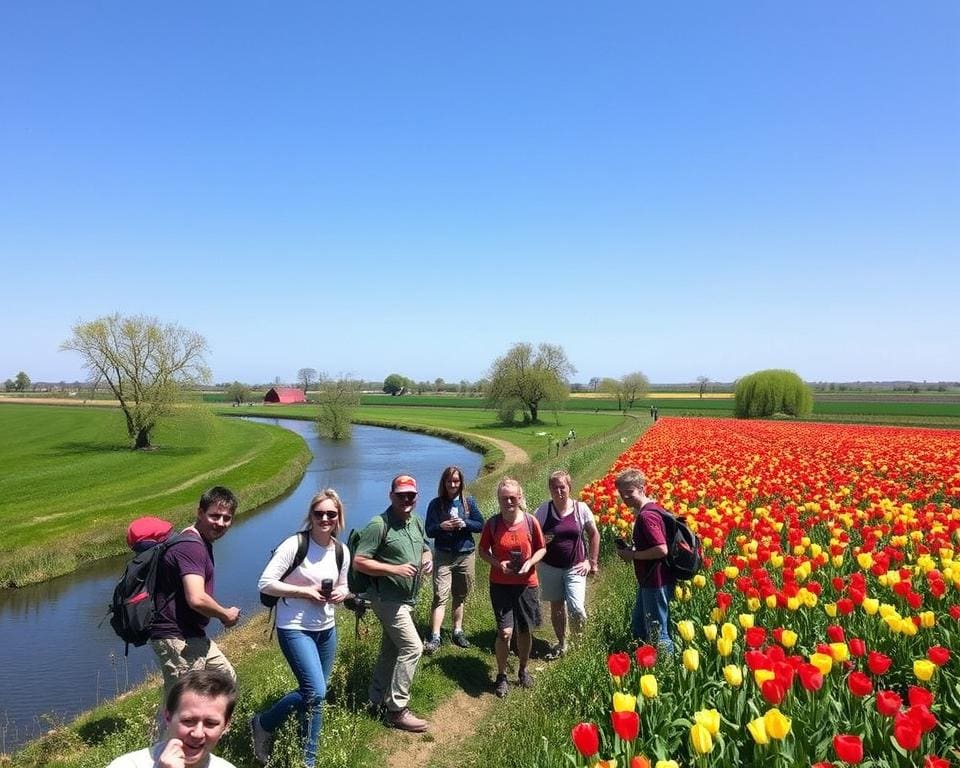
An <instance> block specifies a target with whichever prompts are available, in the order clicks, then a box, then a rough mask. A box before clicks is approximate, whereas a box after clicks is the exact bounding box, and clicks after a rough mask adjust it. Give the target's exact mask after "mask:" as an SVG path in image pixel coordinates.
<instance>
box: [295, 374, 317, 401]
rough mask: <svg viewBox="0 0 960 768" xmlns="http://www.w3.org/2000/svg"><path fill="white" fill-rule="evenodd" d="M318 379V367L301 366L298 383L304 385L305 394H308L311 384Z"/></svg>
mask: <svg viewBox="0 0 960 768" xmlns="http://www.w3.org/2000/svg"><path fill="white" fill-rule="evenodd" d="M316 380H317V369H316V368H301V369H300V370H299V371H297V383H299V384H300V386H301V387H303V394H304V395H306V394H307V390H308V389H310V385H311V384H313V382H315V381H316Z"/></svg>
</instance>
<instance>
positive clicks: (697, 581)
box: [693, 573, 707, 588]
mask: <svg viewBox="0 0 960 768" xmlns="http://www.w3.org/2000/svg"><path fill="white" fill-rule="evenodd" d="M706 584H707V577H706V576H704V575H703V574H702V573H698V574H697V575H696V576H694V577H693V586H695V587H697V588H700V587H704V586H706Z"/></svg>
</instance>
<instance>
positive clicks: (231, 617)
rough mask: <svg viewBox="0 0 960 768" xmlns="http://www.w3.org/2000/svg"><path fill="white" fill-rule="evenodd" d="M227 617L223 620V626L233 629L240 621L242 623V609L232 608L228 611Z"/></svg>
mask: <svg viewBox="0 0 960 768" xmlns="http://www.w3.org/2000/svg"><path fill="white" fill-rule="evenodd" d="M226 613H227V615H226V616H224V617H223V619H221V621H222V622H223V626H225V627H232V626H233V625H234V624H236V623H237V622H238V621H240V609H239V608H237V606H235V605H234V606H232V607H230V608H227V609H226Z"/></svg>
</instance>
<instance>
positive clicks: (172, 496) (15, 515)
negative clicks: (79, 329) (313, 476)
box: [0, 404, 309, 586]
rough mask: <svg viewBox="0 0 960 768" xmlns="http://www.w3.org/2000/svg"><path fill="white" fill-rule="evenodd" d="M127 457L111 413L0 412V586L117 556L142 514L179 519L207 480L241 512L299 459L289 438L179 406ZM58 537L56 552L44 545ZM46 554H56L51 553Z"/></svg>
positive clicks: (298, 446)
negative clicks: (230, 495)
mask: <svg viewBox="0 0 960 768" xmlns="http://www.w3.org/2000/svg"><path fill="white" fill-rule="evenodd" d="M154 442H155V444H156V450H150V451H131V450H130V449H129V442H128V441H127V439H126V431H125V428H124V422H123V416H122V414H121V412H120V411H119V410H115V409H112V408H111V409H106V408H77V407H57V406H31V405H6V404H5V405H0V464H2V465H3V466H4V467H7V468H8V471H5V472H4V473H3V474H2V475H0V526H2V527H3V531H4V535H3V537H2V538H0V585H2V586H11V585H19V584H24V583H29V582H33V581H42V580H44V579H47V578H51V577H52V576H54V575H57V574H60V573H65V572H67V571H70V570H73V569H74V568H75V567H77V565H78V564H79V563H81V562H82V561H84V560H92V559H97V558H100V557H105V556H107V555H111V554H119V553H121V552H124V551H126V542H125V540H124V531H125V530H126V525H127V523H128V522H129V521H130V520H131V519H132V518H134V517H138V516H140V515H157V516H159V517H164V518H167V519H170V520H175V521H178V522H179V521H183V520H186V519H187V518H188V517H190V516H191V515H192V513H193V511H194V510H196V505H197V500H198V499H199V498H200V494H201V493H202V492H203V490H204V489H206V488H208V487H210V486H211V485H218V484H222V485H226V486H228V487H230V488H232V489H233V490H234V491H235V492H236V493H237V494H238V496H239V497H240V499H241V503H242V507H241V514H242V512H243V511H248V510H250V509H252V508H253V507H254V506H257V505H259V504H263V503H264V502H266V501H268V500H269V499H271V498H273V497H274V496H277V495H279V494H280V493H281V492H283V491H284V490H286V488H288V487H289V486H290V485H292V484H293V483H294V482H296V481H297V480H298V479H299V478H300V475H301V474H302V471H303V467H304V466H305V465H306V462H307V461H308V460H309V450H308V449H307V446H306V444H305V443H304V442H303V440H301V439H300V438H299V437H297V436H296V435H294V434H292V433H290V432H288V431H286V430H278V429H272V428H269V427H265V426H262V425H259V424H250V423H248V422H243V421H239V420H235V419H218V418H213V417H212V416H211V415H210V414H209V413H208V412H207V411H205V410H203V409H188V411H187V412H186V413H185V414H184V415H181V416H178V417H177V418H176V419H175V420H173V421H172V422H170V423H169V424H168V425H167V426H165V427H161V428H158V430H157V431H156V433H155V440H154ZM53 542H56V545H57V546H56V547H52V546H50V545H51V544H52V543H53ZM54 553H55V554H54Z"/></svg>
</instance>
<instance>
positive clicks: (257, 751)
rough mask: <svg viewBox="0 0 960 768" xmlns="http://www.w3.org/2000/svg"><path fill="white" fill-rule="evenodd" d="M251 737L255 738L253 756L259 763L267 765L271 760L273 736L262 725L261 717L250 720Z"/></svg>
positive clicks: (255, 716)
mask: <svg viewBox="0 0 960 768" xmlns="http://www.w3.org/2000/svg"><path fill="white" fill-rule="evenodd" d="M250 735H251V736H252V737H253V756H254V757H255V758H257V762H258V763H266V762H267V761H268V760H269V759H270V742H271V741H272V734H271V733H270V731H268V730H267V729H266V728H264V727H263V726H262V725H260V715H254V716H253V717H251V718H250Z"/></svg>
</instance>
